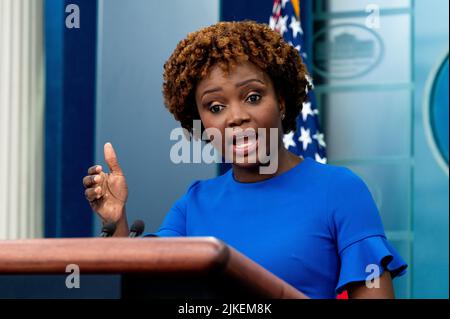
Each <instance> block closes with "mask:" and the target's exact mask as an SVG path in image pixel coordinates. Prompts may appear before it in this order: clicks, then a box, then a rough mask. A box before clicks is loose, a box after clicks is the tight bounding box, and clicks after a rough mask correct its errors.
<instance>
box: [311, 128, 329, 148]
mask: <svg viewBox="0 0 450 319" xmlns="http://www.w3.org/2000/svg"><path fill="white" fill-rule="evenodd" d="M313 138H314V139H315V140H316V141H317V143H319V145H320V146H322V147H326V146H327V144H326V143H325V140H324V139H323V134H321V133H320V132H319V131H317V133H316V134H314V135H313Z"/></svg>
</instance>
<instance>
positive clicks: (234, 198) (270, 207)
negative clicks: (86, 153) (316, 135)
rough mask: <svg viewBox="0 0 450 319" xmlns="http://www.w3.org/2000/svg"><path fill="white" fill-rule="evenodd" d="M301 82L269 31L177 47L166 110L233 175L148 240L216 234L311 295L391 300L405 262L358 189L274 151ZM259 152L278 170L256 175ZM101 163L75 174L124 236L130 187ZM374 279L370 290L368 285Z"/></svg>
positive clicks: (238, 27)
mask: <svg viewBox="0 0 450 319" xmlns="http://www.w3.org/2000/svg"><path fill="white" fill-rule="evenodd" d="M309 85H310V84H309V81H308V75H307V72H306V69H305V66H304V64H303V63H302V61H301V58H300V56H299V54H298V52H297V51H296V50H295V49H294V48H292V47H291V46H290V45H288V44H287V43H285V42H284V41H283V39H282V38H281V37H280V35H279V34H278V33H276V32H274V31H272V30H271V29H270V28H269V27H268V26H265V25H261V24H257V23H254V22H248V21H247V22H221V23H218V24H216V25H213V26H210V27H207V28H204V29H201V30H199V31H197V32H194V33H191V34H189V35H188V37H187V38H186V39H184V40H183V41H181V42H180V43H179V44H178V46H177V48H176V49H175V51H174V52H173V54H172V56H171V57H170V58H169V60H168V61H167V62H166V64H165V65H164V84H163V93H164V99H165V105H166V107H167V108H168V110H169V111H170V112H171V113H172V114H173V115H174V117H175V119H177V120H178V121H179V122H180V123H181V126H182V127H183V128H185V129H186V130H187V131H188V132H190V133H191V134H194V135H195V134H196V133H199V132H193V127H194V126H193V120H196V119H199V120H201V123H202V131H203V130H207V131H208V130H209V129H213V128H214V129H216V130H218V131H219V132H220V134H218V135H215V136H211V139H212V143H213V145H214V147H216V148H217V149H218V150H219V151H220V152H221V154H222V155H223V157H225V158H227V159H230V160H231V161H232V169H231V170H230V171H228V172H227V173H225V174H224V175H222V176H219V177H216V178H213V179H210V180H205V181H196V182H194V183H193V184H191V185H190V186H189V188H188V190H187V192H186V194H185V195H184V196H183V197H182V198H181V199H179V200H178V201H177V202H176V203H175V204H174V205H173V207H172V209H171V210H170V211H169V213H168V214H167V216H166V218H165V220H164V222H163V225H162V226H161V228H160V229H159V231H158V232H157V233H155V234H153V235H155V236H215V237H217V238H219V239H221V240H223V241H224V242H226V243H227V244H229V245H231V246H233V247H234V248H236V249H237V250H239V251H240V252H242V253H243V254H245V255H246V256H248V257H249V258H251V259H253V260H255V261H256V262H258V263H259V264H261V265H262V266H263V267H265V268H266V269H268V270H269V271H271V272H273V273H274V274H275V275H277V276H279V277H280V278H282V279H284V280H285V281H287V282H288V283H290V284H291V285H293V286H294V287H296V288H297V289H299V290H300V291H302V292H303V293H305V294H306V295H308V296H309V297H312V298H334V297H335V296H336V293H340V292H341V291H343V290H344V289H345V290H347V292H348V295H349V297H350V298H393V297H394V292H393V288H392V281H391V280H392V278H393V277H395V276H397V275H402V274H403V273H404V272H405V269H406V267H407V266H406V264H405V262H404V261H403V259H402V258H401V257H400V256H399V255H398V253H397V252H396V251H395V249H394V248H393V247H392V246H391V245H390V244H389V243H388V242H387V240H386V237H385V234H384V230H383V226H382V223H381V219H380V216H379V213H378V211H377V208H376V205H375V203H374V201H373V199H372V197H371V195H370V192H369V191H368V189H367V187H366V185H365V184H364V183H363V182H362V180H361V179H360V178H359V177H357V176H356V175H354V174H353V173H352V172H351V171H350V170H348V169H345V168H342V167H334V166H331V165H324V164H319V163H316V162H315V161H314V160H312V159H308V158H306V159H302V158H299V157H297V156H295V155H294V154H292V153H290V152H289V151H288V150H286V149H285V148H284V146H283V143H282V137H283V134H285V133H288V132H290V131H292V130H295V125H296V118H297V116H298V114H299V112H300V111H301V107H302V104H303V102H305V100H306V95H307V90H308V88H309ZM270 128H272V129H273V128H275V129H276V130H275V132H276V133H277V134H276V136H275V138H274V139H271V138H268V136H269V135H270ZM230 131H231V135H230V134H229V132H230ZM272 132H273V131H272ZM200 133H202V132H200ZM272 135H273V134H272ZM217 136H218V137H217ZM273 145H276V148H273ZM264 146H266V147H264ZM271 147H272V148H271ZM228 150H229V151H228ZM262 150H264V151H262ZM267 150H271V151H269V152H268V151H267ZM266 156H268V158H269V159H270V161H275V162H276V164H277V165H276V169H275V170H273V171H272V172H267V171H266V172H264V173H262V171H261V169H262V168H264V167H266V168H267V162H266V161H263V158H265V157H266ZM253 159H254V160H253ZM105 160H106V162H107V163H108V166H109V168H110V173H109V174H106V173H104V172H103V170H102V168H101V167H100V166H98V165H97V166H93V167H91V168H90V169H89V170H88V176H86V177H85V178H84V179H83V184H84V186H85V187H86V188H87V189H86V193H85V194H86V198H87V199H88V200H89V202H90V204H91V206H92V208H93V210H94V211H96V212H97V213H98V214H99V215H100V216H101V218H102V220H103V222H106V221H114V222H116V223H117V225H118V227H117V230H116V233H115V234H114V235H115V236H126V235H127V234H128V226H127V220H126V212H125V203H126V200H127V195H128V191H127V184H126V181H125V177H124V175H123V173H122V170H121V169H120V166H119V164H118V162H117V159H116V155H115V153H114V150H113V148H112V146H111V144H106V145H105ZM374 278H375V279H376V280H375V282H376V283H377V285H378V288H370V285H366V282H367V280H370V279H374Z"/></svg>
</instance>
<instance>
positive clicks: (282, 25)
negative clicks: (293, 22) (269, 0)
mask: <svg viewBox="0 0 450 319" xmlns="http://www.w3.org/2000/svg"><path fill="white" fill-rule="evenodd" d="M288 18H289V17H288V16H287V15H286V16H284V17H280V18H279V19H278V22H277V30H278V32H279V33H280V34H281V35H283V34H284V33H285V32H286V31H287V26H286V23H287V19H288Z"/></svg>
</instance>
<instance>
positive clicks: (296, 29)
mask: <svg viewBox="0 0 450 319" xmlns="http://www.w3.org/2000/svg"><path fill="white" fill-rule="evenodd" d="M289 27H290V28H291V29H292V34H293V35H294V38H295V37H296V36H297V34H298V33H300V34H303V30H302V27H301V25H300V20H297V19H296V18H295V16H292V17H291V23H290V24H289Z"/></svg>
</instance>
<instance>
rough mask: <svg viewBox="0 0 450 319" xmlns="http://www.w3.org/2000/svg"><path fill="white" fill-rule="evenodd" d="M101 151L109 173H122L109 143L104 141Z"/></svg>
mask: <svg viewBox="0 0 450 319" xmlns="http://www.w3.org/2000/svg"><path fill="white" fill-rule="evenodd" d="M103 151H104V153H105V162H106V164H108V167H109V170H110V171H111V173H116V174H120V175H123V172H122V169H121V168H120V165H119V162H118V161H117V155H116V152H115V151H114V148H113V146H112V145H111V143H106V144H105V146H104V147H103Z"/></svg>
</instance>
